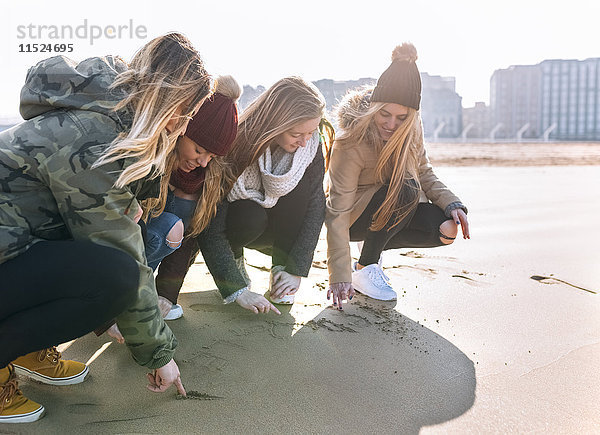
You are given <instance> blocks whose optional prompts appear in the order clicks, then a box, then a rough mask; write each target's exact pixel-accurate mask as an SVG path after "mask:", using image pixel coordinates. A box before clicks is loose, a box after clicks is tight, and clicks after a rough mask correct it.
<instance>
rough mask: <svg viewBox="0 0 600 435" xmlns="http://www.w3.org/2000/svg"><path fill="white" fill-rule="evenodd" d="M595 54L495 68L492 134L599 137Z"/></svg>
mask: <svg viewBox="0 0 600 435" xmlns="http://www.w3.org/2000/svg"><path fill="white" fill-rule="evenodd" d="M599 73H600V58H592V59H586V60H583V61H579V60H562V59H560V60H545V61H543V62H541V63H539V64H537V65H516V66H511V67H510V68H507V69H501V70H497V71H495V72H494V74H493V75H492V78H491V80H490V106H491V110H492V130H494V129H495V130H496V133H495V135H494V137H495V138H506V139H515V138H516V139H520V138H542V139H554V140H600V74H599Z"/></svg>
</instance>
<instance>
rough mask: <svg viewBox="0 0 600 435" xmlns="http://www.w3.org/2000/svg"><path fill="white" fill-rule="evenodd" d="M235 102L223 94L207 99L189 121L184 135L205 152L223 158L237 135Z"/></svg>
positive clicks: (216, 94)
mask: <svg viewBox="0 0 600 435" xmlns="http://www.w3.org/2000/svg"><path fill="white" fill-rule="evenodd" d="M237 124H238V112H237V107H236V105H235V101H234V100H232V99H231V98H229V97H226V96H225V95H223V94H220V93H215V94H213V95H212V96H211V97H209V98H208V99H207V100H206V101H205V102H204V104H202V106H200V110H198V113H196V115H195V116H194V118H193V119H192V120H191V121H190V123H189V125H188V128H187V130H186V132H185V135H186V136H187V137H189V138H190V139H192V140H193V141H194V142H196V143H197V144H198V145H200V146H201V147H202V148H204V149H205V150H207V151H209V152H211V153H213V154H216V155H218V156H224V155H225V154H227V153H228V152H229V150H230V149H231V144H232V143H233V141H234V140H235V136H236V135H237Z"/></svg>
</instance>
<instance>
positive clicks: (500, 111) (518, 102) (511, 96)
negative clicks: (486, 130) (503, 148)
mask: <svg viewBox="0 0 600 435" xmlns="http://www.w3.org/2000/svg"><path fill="white" fill-rule="evenodd" d="M490 106H491V107H492V124H493V127H492V128H495V127H497V132H496V134H495V136H494V137H495V138H516V137H517V136H518V135H521V137H523V138H536V137H539V136H540V134H541V132H540V119H539V107H540V68H539V65H517V66H511V67H510V68H508V69H501V70H496V71H494V74H493V75H492V78H491V80H490Z"/></svg>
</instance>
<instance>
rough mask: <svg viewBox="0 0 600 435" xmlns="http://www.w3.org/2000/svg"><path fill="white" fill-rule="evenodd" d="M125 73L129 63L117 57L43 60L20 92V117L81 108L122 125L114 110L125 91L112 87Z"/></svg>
mask: <svg viewBox="0 0 600 435" xmlns="http://www.w3.org/2000/svg"><path fill="white" fill-rule="evenodd" d="M126 70H127V64H126V63H125V62H124V61H123V60H121V59H120V58H118V57H115V56H105V57H93V58H89V59H86V60H84V61H83V62H80V63H76V62H74V61H73V60H71V59H69V58H67V57H64V56H55V57H51V58H49V59H45V60H42V61H41V62H39V63H38V64H37V65H35V66H33V67H31V68H30V69H29V71H28V72H27V78H26V80H25V85H24V86H23V89H22V90H21V101H20V106H19V111H20V112H21V116H23V119H26V120H27V119H31V118H33V117H35V116H38V115H41V114H43V113H45V112H48V111H50V110H54V109H79V110H88V111H92V112H98V113H101V114H103V115H106V116H109V117H110V118H111V119H113V120H114V121H115V122H117V123H118V124H120V125H122V124H123V119H122V117H121V118H119V116H118V114H117V113H116V112H114V111H113V109H114V107H115V106H116V104H117V103H118V102H119V101H121V100H122V99H123V97H124V92H123V91H119V90H116V89H113V90H110V89H109V87H110V85H111V84H112V83H114V81H115V78H116V77H117V75H118V74H119V73H121V72H123V71H126Z"/></svg>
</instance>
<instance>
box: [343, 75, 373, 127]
mask: <svg viewBox="0 0 600 435" xmlns="http://www.w3.org/2000/svg"><path fill="white" fill-rule="evenodd" d="M374 88H375V86H373V85H370V86H369V85H367V86H363V87H361V88H358V89H354V90H352V91H350V92H348V93H347V94H346V95H345V96H344V98H342V101H340V103H339V105H338V107H337V111H336V118H337V124H338V126H339V127H340V128H341V129H343V130H347V129H348V128H350V126H351V125H352V123H353V122H354V121H355V120H356V118H358V117H359V116H360V115H362V114H363V113H365V112H366V111H367V110H368V109H369V106H370V105H371V94H372V93H373V89H374Z"/></svg>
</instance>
